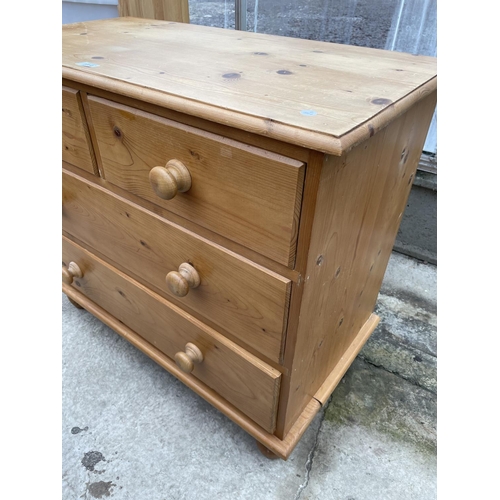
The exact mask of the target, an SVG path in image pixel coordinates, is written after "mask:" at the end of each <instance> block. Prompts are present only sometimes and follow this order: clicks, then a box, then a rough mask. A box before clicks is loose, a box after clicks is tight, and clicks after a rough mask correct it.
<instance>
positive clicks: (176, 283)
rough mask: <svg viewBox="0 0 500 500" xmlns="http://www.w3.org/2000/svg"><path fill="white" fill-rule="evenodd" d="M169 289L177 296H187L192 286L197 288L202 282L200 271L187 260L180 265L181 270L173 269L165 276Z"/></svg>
mask: <svg viewBox="0 0 500 500" xmlns="http://www.w3.org/2000/svg"><path fill="white" fill-rule="evenodd" d="M165 279H166V280H167V285H168V288H169V290H170V291H171V292H172V293H173V294H174V295H177V297H185V296H186V295H187V293H188V292H189V289H190V288H196V287H197V286H199V284H200V275H199V274H198V271H197V270H196V269H195V268H194V267H193V266H192V265H191V264H188V263H187V262H183V263H182V264H181V265H180V266H179V271H171V272H169V273H168V274H167V277H166V278H165Z"/></svg>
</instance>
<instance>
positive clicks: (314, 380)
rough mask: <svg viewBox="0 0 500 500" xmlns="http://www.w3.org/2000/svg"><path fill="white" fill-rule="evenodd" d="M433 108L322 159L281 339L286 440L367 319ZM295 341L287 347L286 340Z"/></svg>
mask: <svg viewBox="0 0 500 500" xmlns="http://www.w3.org/2000/svg"><path fill="white" fill-rule="evenodd" d="M435 105H436V93H433V94H431V95H430V96H428V97H427V98H426V99H425V100H423V101H421V103H420V104H419V105H416V106H415V107H414V108H412V109H411V110H410V111H409V112H408V113H406V114H405V115H404V116H403V117H401V118H400V119H398V120H396V121H395V122H393V123H392V124H391V125H389V126H388V127H387V128H385V129H384V130H383V131H381V132H380V133H378V134H376V135H375V136H373V137H372V138H371V139H370V140H369V141H367V142H366V143H364V144H362V145H360V146H358V147H357V148H355V149H353V150H352V151H350V152H349V153H347V154H346V155H345V156H343V157H340V158H339V157H335V156H326V157H325V160H324V164H323V169H322V172H321V178H320V182H319V190H318V194H317V200H316V213H315V216H314V222H313V227H312V233H311V242H310V247H309V253H308V259H307V270H306V273H305V275H304V291H303V295H302V303H301V306H300V318H299V324H298V330H297V334H296V338H295V339H290V340H291V341H290V342H289V339H288V338H287V343H286V352H285V361H288V362H286V365H287V367H288V368H289V369H290V379H289V380H286V381H284V382H285V383H284V384H283V389H284V390H286V394H283V396H282V398H281V401H280V414H281V412H283V414H284V415H286V423H285V425H284V427H283V428H279V429H278V433H279V434H280V433H283V434H286V433H287V431H288V429H289V428H290V427H291V426H292V425H293V423H294V421H295V419H296V418H297V417H298V415H300V413H301V412H302V410H303V408H304V407H305V405H306V404H307V403H308V402H309V400H310V398H311V397H313V396H314V395H315V393H316V391H318V389H319V388H320V386H321V385H322V384H323V383H324V382H325V380H326V379H327V377H328V376H329V374H330V373H331V371H332V370H333V369H334V367H335V366H336V365H337V364H338V363H339V362H340V360H341V359H342V356H344V354H345V353H346V351H347V350H348V349H349V348H350V346H351V344H352V343H353V341H354V340H355V339H356V337H357V335H358V334H359V332H360V330H361V329H362V327H363V325H365V323H366V322H367V321H368V319H369V318H370V316H371V314H372V312H373V309H374V307H375V302H376V300H377V296H378V293H379V290H380V286H381V284H382V279H383V277H384V273H385V270H386V267H387V263H388V261H389V257H390V255H391V251H392V247H393V245H394V240H395V238H396V234H397V231H398V228H399V224H400V222H401V218H402V216H403V212H404V209H405V205H406V201H407V199H408V195H409V193H410V190H411V186H412V183H413V178H414V175H415V171H416V168H417V165H418V162H419V158H420V154H421V152H422V146H423V144H424V140H425V137H426V134H427V130H428V127H429V123H430V121H431V118H432V114H433V112H434V109H435ZM292 340H294V342H293V341H292Z"/></svg>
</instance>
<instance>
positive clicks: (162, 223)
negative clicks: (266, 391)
mask: <svg viewBox="0 0 500 500" xmlns="http://www.w3.org/2000/svg"><path fill="white" fill-rule="evenodd" d="M63 229H64V230H65V231H67V233H69V234H72V235H74V236H75V237H76V238H77V239H79V240H80V241H82V242H83V243H85V244H87V245H89V246H90V247H92V248H94V249H95V250H97V251H98V252H100V253H102V254H103V255H105V256H107V257H108V258H109V259H110V260H111V261H113V262H116V263H117V264H118V265H119V266H122V267H123V268H125V269H127V270H129V271H131V272H132V273H134V275H135V276H137V278H138V279H139V280H143V281H145V282H146V283H147V284H151V285H154V286H155V287H156V288H157V289H158V290H159V291H161V293H162V294H164V296H166V297H167V298H169V297H171V298H174V299H177V301H178V302H176V303H179V304H182V305H184V304H185V305H186V306H187V307H189V308H191V309H192V310H194V311H196V312H198V313H200V314H201V315H203V317H204V318H207V319H208V320H210V321H211V322H213V323H215V324H216V325H219V326H220V327H222V328H224V329H226V330H227V331H229V332H230V333H231V334H232V335H234V336H235V337H236V338H239V339H241V340H242V341H243V342H245V343H246V344H247V345H250V346H251V347H253V348H255V349H256V350H257V351H259V352H261V353H262V354H264V355H266V356H268V357H269V358H270V359H272V360H274V361H278V362H279V360H280V358H281V350H282V343H283V339H284V333H285V327H286V318H287V315H288V304H289V295H290V286H291V282H290V280H289V279H287V278H284V277H282V276H280V275H278V274H276V273H274V272H272V271H269V270H267V269H265V268H263V267H261V266H258V265H256V264H254V263H252V262H251V261H249V260H247V259H245V258H242V257H241V256H239V255H237V254H235V253H233V252H230V251H228V250H226V249H224V248H222V247H220V246H218V245H216V244H213V243H211V242H210V241H208V240H206V239H204V238H201V237H199V236H197V235H196V234H194V233H192V232H190V231H188V230H186V229H184V228H182V227H180V226H178V225H176V224H173V223H171V222H169V221H166V220H165V219H163V218H161V217H159V216H157V215H156V214H154V213H152V212H149V211H147V210H145V209H144V208H141V207H139V206H138V205H135V204H132V203H130V202H128V201H127V200H125V199H123V198H121V197H119V196H117V195H115V194H113V193H110V192H109V191H107V190H106V189H104V188H102V187H101V186H98V185H95V184H93V183H91V182H88V181H87V180H84V179H82V178H81V177H79V176H76V175H74V174H72V173H70V172H66V171H64V170H63ZM183 263H188V264H191V265H192V266H193V267H194V269H195V270H196V272H197V273H198V275H199V277H200V283H199V285H198V286H197V287H196V288H192V287H191V286H190V287H189V291H188V293H187V295H185V296H184V297H181V298H179V297H176V296H175V294H173V293H172V292H171V291H170V289H169V287H168V286H167V282H166V275H167V274H168V273H170V272H176V271H178V269H179V266H180V265H181V264H183Z"/></svg>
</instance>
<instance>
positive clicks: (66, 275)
mask: <svg viewBox="0 0 500 500" xmlns="http://www.w3.org/2000/svg"><path fill="white" fill-rule="evenodd" d="M82 276H83V273H82V270H81V269H80V267H79V266H78V264H75V263H74V262H70V263H69V265H68V267H65V266H62V280H63V281H64V283H66V284H67V285H71V283H73V280H74V279H75V278H81V277H82Z"/></svg>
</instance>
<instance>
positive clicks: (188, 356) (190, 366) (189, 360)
mask: <svg viewBox="0 0 500 500" xmlns="http://www.w3.org/2000/svg"><path fill="white" fill-rule="evenodd" d="M202 361H203V353H202V352H201V351H200V349H199V348H198V347H197V346H195V345H194V344H192V343H191V342H188V343H187V344H186V347H185V349H184V352H182V351H180V352H178V353H177V354H176V355H175V362H176V363H177V366H178V367H179V368H180V369H181V370H182V371H183V372H186V373H191V372H192V371H193V370H194V364H195V363H196V364H199V363H201V362H202Z"/></svg>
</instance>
